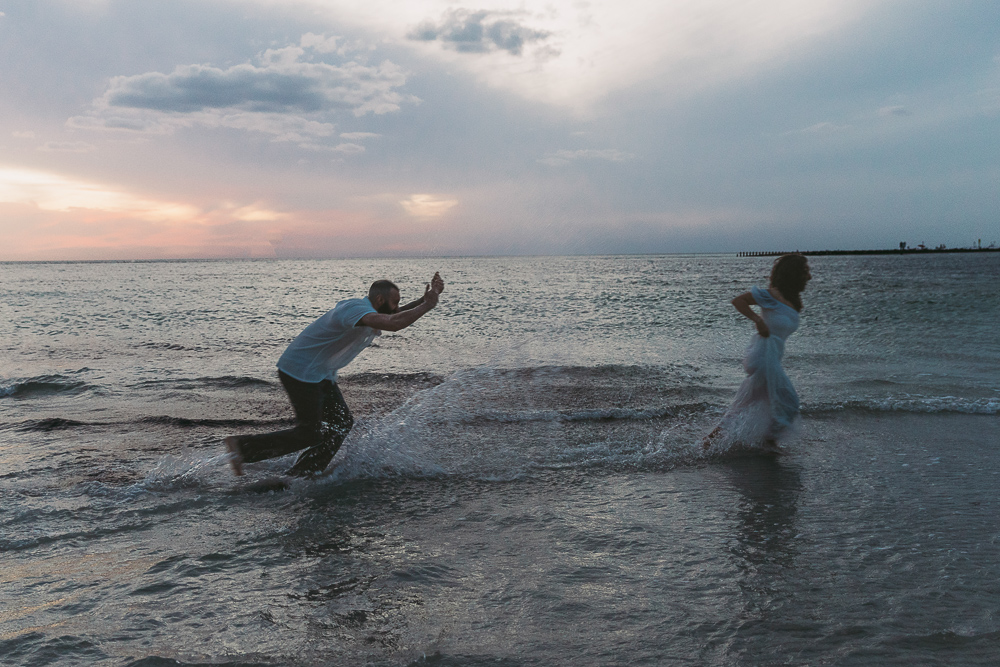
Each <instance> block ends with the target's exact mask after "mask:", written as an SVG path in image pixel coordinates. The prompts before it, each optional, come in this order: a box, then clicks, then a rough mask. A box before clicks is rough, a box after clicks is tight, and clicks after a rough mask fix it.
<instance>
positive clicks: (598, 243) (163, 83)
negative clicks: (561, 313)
mask: <svg viewBox="0 0 1000 667" xmlns="http://www.w3.org/2000/svg"><path fill="white" fill-rule="evenodd" d="M0 91H2V94H0V260H95V259H160V258H162V259H167V258H215V257H238V258H239V257H247V258H258V257H261V258H263V257H300V258H314V257H315V258H325V257H372V256H446V255H522V254H530V255H553V254H611V253H682V252H737V251H745V250H751V251H754V250H796V249H798V250H819V249H864V248H888V247H896V246H898V243H899V242H900V241H906V242H908V243H909V244H910V245H911V246H912V245H916V244H918V243H925V244H927V245H928V246H937V245H940V244H945V245H947V246H948V247H956V246H969V245H972V244H973V243H976V242H977V241H978V240H979V239H982V242H983V244H984V245H987V244H989V243H992V242H996V243H998V244H1000V3H997V2H995V0H984V1H975V0H953V1H951V2H939V1H935V2H922V1H916V0H912V1H903V0H810V1H809V2H802V1H801V0H659V1H658V2H649V1H648V0H552V1H551V2H546V1H540V2H525V1H523V0H407V1H405V2H404V1H402V0H391V1H390V0H342V1H334V0H197V1H187V0H143V1H142V2H135V1H134V0H125V1H118V0H0Z"/></svg>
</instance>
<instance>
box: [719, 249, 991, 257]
mask: <svg viewBox="0 0 1000 667" xmlns="http://www.w3.org/2000/svg"><path fill="white" fill-rule="evenodd" d="M943 252H945V253H947V252H1000V248H905V249H901V248H886V249H882V250H783V251H778V250H762V251H753V252H738V253H736V256H737V257H777V256H779V255H790V254H793V253H798V254H800V255H809V256H821V255H928V254H935V253H943Z"/></svg>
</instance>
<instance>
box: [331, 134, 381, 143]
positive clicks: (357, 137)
mask: <svg viewBox="0 0 1000 667" xmlns="http://www.w3.org/2000/svg"><path fill="white" fill-rule="evenodd" d="M381 136H382V135H381V134H376V133H375V132H341V133H340V138H341V139H347V140H348V141H360V140H362V139H374V138H376V137H381Z"/></svg>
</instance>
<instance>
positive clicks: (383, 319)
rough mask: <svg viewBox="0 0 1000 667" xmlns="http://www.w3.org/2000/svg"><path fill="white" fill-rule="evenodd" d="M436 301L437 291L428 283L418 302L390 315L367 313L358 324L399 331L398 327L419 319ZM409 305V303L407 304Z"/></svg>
mask: <svg viewBox="0 0 1000 667" xmlns="http://www.w3.org/2000/svg"><path fill="white" fill-rule="evenodd" d="M437 303H438V293H437V291H436V290H434V289H432V288H431V286H430V285H428V286H427V289H425V290H424V296H423V297H422V298H421V299H420V304H419V305H416V306H413V307H412V308H410V309H409V310H405V311H404V310H398V311H396V312H395V313H393V314H391V315H385V314H383V313H368V314H367V315H365V316H364V317H362V318H361V319H360V320H358V324H359V325H361V326H366V327H371V328H372V329H380V330H382V331H399V330H400V329H405V328H406V327H408V326H410V325H411V324H413V323H414V322H416V321H417V320H419V319H420V318H421V317H422V316H423V315H424V313H426V312H428V311H430V310H431V309H432V308H434V306H436V305H437ZM407 305H410V304H407Z"/></svg>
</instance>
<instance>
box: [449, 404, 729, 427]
mask: <svg viewBox="0 0 1000 667" xmlns="http://www.w3.org/2000/svg"><path fill="white" fill-rule="evenodd" d="M715 407H716V406H714V405H712V404H709V403H705V402H696V403H673V404H671V405H666V406H663V407H658V408H647V409H641V408H593V409H588V410H527V411H521V412H504V411H502V410H487V411H484V412H480V413H477V414H473V415H470V416H469V418H467V419H465V420H463V422H464V423H469V424H474V423H477V422H499V423H503V424H515V423H521V422H602V421H607V422H610V421H631V420H635V421H649V420H652V419H664V418H667V417H674V416H677V415H679V414H684V415H690V414H692V413H698V412H706V411H709V410H713V409H715Z"/></svg>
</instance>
